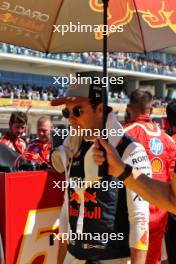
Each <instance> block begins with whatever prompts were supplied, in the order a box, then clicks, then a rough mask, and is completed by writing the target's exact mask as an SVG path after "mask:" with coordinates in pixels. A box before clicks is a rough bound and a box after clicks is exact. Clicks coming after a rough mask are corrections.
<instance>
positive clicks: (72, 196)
mask: <svg viewBox="0 0 176 264" xmlns="http://www.w3.org/2000/svg"><path fill="white" fill-rule="evenodd" d="M73 201H75V202H76V203H78V204H80V203H81V197H80V196H79V194H78V193H76V192H73V193H71V194H70V202H73Z"/></svg>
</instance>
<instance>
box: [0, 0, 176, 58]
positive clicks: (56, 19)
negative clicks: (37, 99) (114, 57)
mask: <svg viewBox="0 0 176 264" xmlns="http://www.w3.org/2000/svg"><path fill="white" fill-rule="evenodd" d="M102 23H103V3H102V1H101V0H50V1H46V0H37V1H36V0H30V1H26V0H8V1H1V2H0V41H1V42H5V43H11V44H14V45H18V46H24V47H28V48H32V49H35V50H39V51H44V52H52V53H58V52H84V51H102V39H103V34H106V33H107V34H108V39H109V41H108V50H109V51H123V52H127V51H128V52H144V51H151V50H158V49H162V48H166V47H170V46H175V44H176V0H153V1H151V0H109V9H108V28H106V29H107V31H106V29H105V28H103V26H102Z"/></svg>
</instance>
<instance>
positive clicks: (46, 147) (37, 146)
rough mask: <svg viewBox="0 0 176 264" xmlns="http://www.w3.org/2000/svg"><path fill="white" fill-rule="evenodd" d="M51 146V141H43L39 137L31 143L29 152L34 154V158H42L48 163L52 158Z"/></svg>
mask: <svg viewBox="0 0 176 264" xmlns="http://www.w3.org/2000/svg"><path fill="white" fill-rule="evenodd" d="M51 148H52V144H51V141H49V142H47V143H43V142H42V141H40V140H39V139H35V140H33V141H32V142H31V143H30V144H29V147H28V151H27V152H30V153H32V154H33V157H34V160H35V159H36V160H37V159H38V158H40V159H41V161H43V162H46V163H48V162H49V160H50V152H51ZM37 154H38V155H37Z"/></svg>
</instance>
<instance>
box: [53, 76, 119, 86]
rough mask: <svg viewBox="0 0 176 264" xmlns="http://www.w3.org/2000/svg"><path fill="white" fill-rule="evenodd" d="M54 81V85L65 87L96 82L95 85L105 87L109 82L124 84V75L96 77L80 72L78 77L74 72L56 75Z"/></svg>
mask: <svg viewBox="0 0 176 264" xmlns="http://www.w3.org/2000/svg"><path fill="white" fill-rule="evenodd" d="M53 79H54V82H53V85H59V86H62V87H64V86H65V85H73V84H77V85H87V84H94V85H102V86H103V87H107V86H108V84H112V85H113V84H114V85H115V84H118V85H123V84H124V77H123V76H109V77H99V76H96V77H94V78H92V77H88V76H81V75H80V74H79V73H78V75H77V77H75V76H74V75H72V74H69V75H68V76H62V77H59V76H54V77H53Z"/></svg>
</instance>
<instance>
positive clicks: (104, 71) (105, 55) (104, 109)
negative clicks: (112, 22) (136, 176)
mask: <svg viewBox="0 0 176 264" xmlns="http://www.w3.org/2000/svg"><path fill="white" fill-rule="evenodd" d="M108 2H109V0H103V4H104V17H103V24H104V25H107V24H108V22H107V14H108ZM107 42H108V41H107V34H104V36H103V77H107V48H108V47H107V44H108V43H107ZM102 102H103V124H102V126H103V128H105V127H106V115H107V87H103V88H102Z"/></svg>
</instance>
